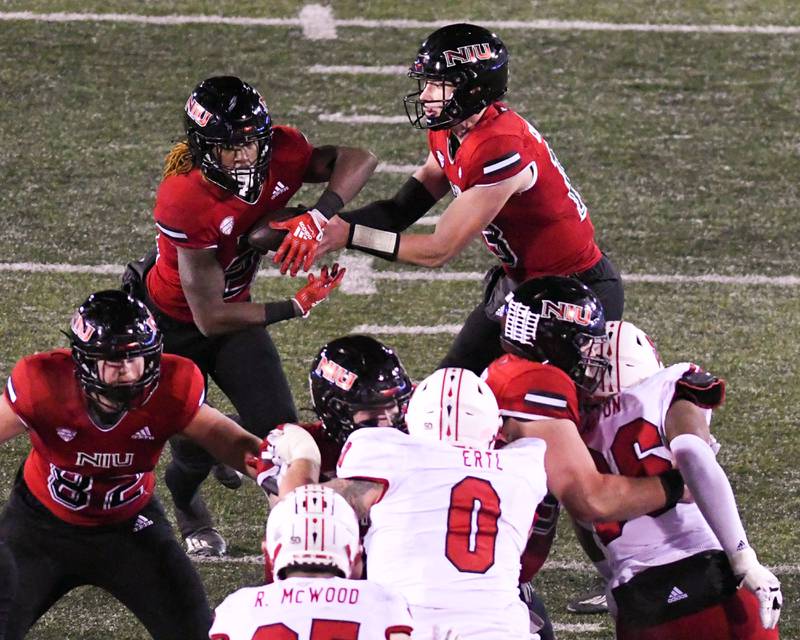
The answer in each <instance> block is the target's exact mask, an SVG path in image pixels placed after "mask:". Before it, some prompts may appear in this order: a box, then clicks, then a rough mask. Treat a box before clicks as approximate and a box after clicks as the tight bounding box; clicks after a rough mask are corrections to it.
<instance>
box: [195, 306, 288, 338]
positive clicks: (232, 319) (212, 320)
mask: <svg viewBox="0 0 800 640" xmlns="http://www.w3.org/2000/svg"><path fill="white" fill-rule="evenodd" d="M191 309H192V317H193V319H194V323H195V324H196V325H197V328H198V329H199V330H200V333H202V334H203V335H204V336H208V337H210V336H217V335H224V334H226V333H231V332H233V331H240V330H242V329H247V328H248V327H254V326H256V327H264V326H266V325H269V324H273V323H275V322H280V321H282V320H288V319H291V318H295V317H297V316H299V315H302V314H301V313H300V312H299V311H298V309H297V308H296V306H295V305H294V303H293V302H292V301H291V300H281V301H278V302H269V303H267V304H263V303H260V302H221V301H220V302H218V303H214V304H203V305H191Z"/></svg>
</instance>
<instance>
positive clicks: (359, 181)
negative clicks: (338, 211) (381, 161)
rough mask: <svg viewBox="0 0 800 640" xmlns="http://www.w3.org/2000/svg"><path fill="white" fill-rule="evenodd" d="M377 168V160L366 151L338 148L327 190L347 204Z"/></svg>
mask: <svg viewBox="0 0 800 640" xmlns="http://www.w3.org/2000/svg"><path fill="white" fill-rule="evenodd" d="M377 166H378V158H376V157H375V155H374V154H372V153H370V152H369V151H367V150H366V149H357V148H354V147H339V149H338V153H337V155H336V160H335V161H334V164H333V170H332V171H331V178H330V181H329V182H328V189H330V190H331V191H333V192H335V193H336V194H337V195H338V196H339V197H340V198H341V199H342V202H343V203H344V204H347V203H348V202H350V201H351V200H352V199H353V198H355V197H356V195H357V194H358V192H359V191H361V189H362V187H363V186H364V185H365V184H366V183H367V180H369V178H370V176H371V175H372V174H373V173H374V171H375V167H377ZM334 213H335V212H334Z"/></svg>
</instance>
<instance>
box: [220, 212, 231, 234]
mask: <svg viewBox="0 0 800 640" xmlns="http://www.w3.org/2000/svg"><path fill="white" fill-rule="evenodd" d="M219 230H220V231H221V232H222V235H225V236H229V235H231V231H233V216H227V217H226V218H223V219H222V222H220V223H219Z"/></svg>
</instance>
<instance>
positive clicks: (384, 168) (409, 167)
mask: <svg viewBox="0 0 800 640" xmlns="http://www.w3.org/2000/svg"><path fill="white" fill-rule="evenodd" d="M418 167H419V165H416V164H388V163H386V162H381V163H379V164H378V166H377V167H376V169H375V173H407V174H409V175H411V174H412V173H414V172H415V171H416V170H417V168H418Z"/></svg>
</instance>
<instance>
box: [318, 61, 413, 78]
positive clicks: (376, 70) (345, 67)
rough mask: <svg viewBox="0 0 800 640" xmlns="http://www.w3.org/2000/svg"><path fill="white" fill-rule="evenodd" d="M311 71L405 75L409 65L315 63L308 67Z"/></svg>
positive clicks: (328, 73)
mask: <svg viewBox="0 0 800 640" xmlns="http://www.w3.org/2000/svg"><path fill="white" fill-rule="evenodd" d="M308 72H309V73H322V74H325V75H332V74H344V75H361V74H364V75H374V76H404V75H406V74H407V73H408V67H404V66H401V65H379V66H372V67H370V66H367V65H363V64H333V65H324V64H315V65H312V66H310V67H309V68H308Z"/></svg>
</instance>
